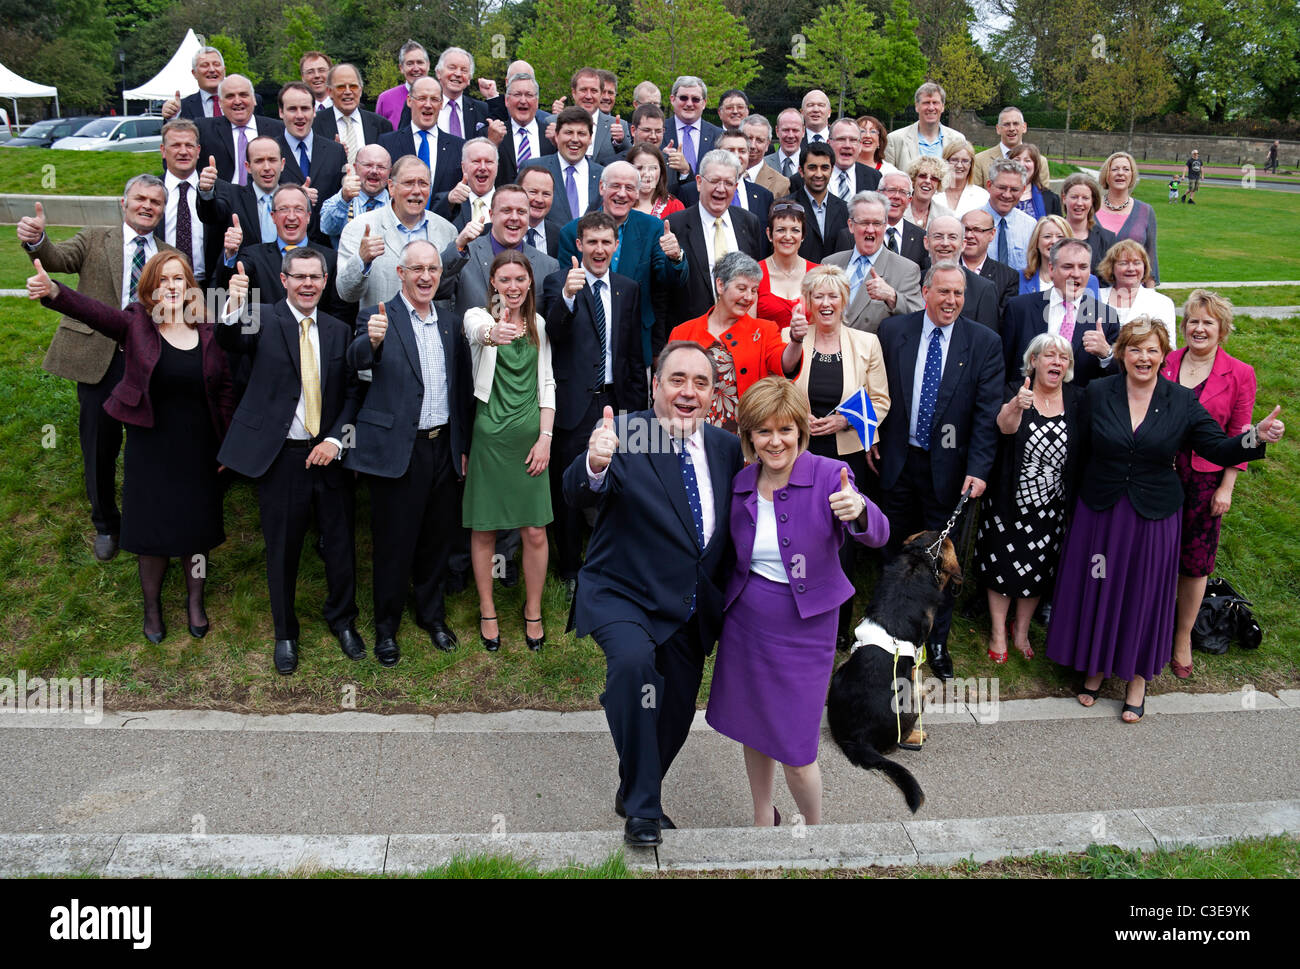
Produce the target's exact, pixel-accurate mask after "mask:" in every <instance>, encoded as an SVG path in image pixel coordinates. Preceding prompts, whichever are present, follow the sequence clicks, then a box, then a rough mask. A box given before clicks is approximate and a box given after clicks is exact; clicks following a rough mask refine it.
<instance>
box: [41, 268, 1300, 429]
mask: <svg viewBox="0 0 1300 969" xmlns="http://www.w3.org/2000/svg"><path fill="white" fill-rule="evenodd" d="M40 267H41V264H40V263H39V262H38V263H37V264H36V268H37V269H40ZM31 285H32V283H31V280H30V279H29V280H28V281H27V288H28V290H29V291H30V290H31ZM605 409H606V410H608V409H609V408H605ZM1280 413H1282V405H1281V404H1278V405H1277V406H1276V407H1274V408H1273V413H1271V414H1269V415H1268V416H1267V417H1265V418H1264V419H1263V420H1262V421H1260V422H1259V424H1257V425H1256V427H1255V431H1256V433H1257V434H1258V435H1259V439H1260V440H1261V441H1263V442H1264V443H1265V444H1276V443H1277V442H1278V441H1280V440H1282V434H1283V433H1284V432H1285V431H1286V427H1285V426H1284V425H1283V424H1282V422H1281V421H1280V420H1278V418H1277V415H1278V414H1280Z"/></svg>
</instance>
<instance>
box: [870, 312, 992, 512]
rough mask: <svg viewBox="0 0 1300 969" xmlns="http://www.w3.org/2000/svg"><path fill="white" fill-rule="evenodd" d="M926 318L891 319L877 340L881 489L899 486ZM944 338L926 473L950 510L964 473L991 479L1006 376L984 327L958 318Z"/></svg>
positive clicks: (909, 315) (920, 315)
mask: <svg viewBox="0 0 1300 969" xmlns="http://www.w3.org/2000/svg"><path fill="white" fill-rule="evenodd" d="M924 317H925V313H924V311H921V312H917V313H907V314H904V315H902V316H891V317H889V319H887V320H885V321H884V322H883V323H881V324H880V331H879V332H878V333H877V334H876V335H877V336H878V337H879V338H880V348H881V350H882V351H883V352H884V357H885V374H886V376H887V377H888V379H889V399H890V401H891V403H890V407H889V414H888V415H886V417H885V420H884V422H883V423H882V424H881V425H880V458H881V466H880V485H881V487H882V488H884V489H886V490H888V489H890V488H892V487H894V485H895V484H897V483H898V478H899V476H900V475H901V474H902V471H903V463H904V461H905V460H906V459H907V447H908V444H907V435H908V425H909V424H910V423H911V416H912V379H913V376H914V375H915V373H916V362H917V355H918V354H919V353H920V350H921V324H922V321H923V319H924ZM947 339H949V340H951V341H952V343H951V345H950V346H949V347H948V359H947V362H946V363H945V364H944V368H943V380H942V381H940V383H939V395H938V398H937V399H936V401H935V407H934V421H933V422H932V423H931V425H930V470H931V476H932V485H933V488H934V492H933V493H934V495H935V496H936V497H937V499H938V500H939V502H940V503H941V504H943V505H952V506H954V507H955V506H956V504H957V498H958V496H960V494H961V485H962V481H963V480H965V478H966V476H967V475H971V476H973V477H976V478H979V479H980V480H981V481H984V482H986V483H987V482H988V481H989V479H990V476H991V475H992V473H993V459H994V458H995V457H996V456H997V450H998V436H999V432H998V426H997V416H998V411H999V410H1001V408H1002V388H1003V383H1004V372H1003V368H1002V346H1001V344H1000V343H999V342H998V335H997V334H996V333H994V332H993V331H992V330H990V329H989V328H988V327H986V326H984V325H983V324H981V323H976V322H975V321H974V320H972V319H969V318H967V317H965V316H959V317H958V318H957V319H956V321H955V322H954V323H953V324H952V327H951V333H950V335H949V336H948V337H947Z"/></svg>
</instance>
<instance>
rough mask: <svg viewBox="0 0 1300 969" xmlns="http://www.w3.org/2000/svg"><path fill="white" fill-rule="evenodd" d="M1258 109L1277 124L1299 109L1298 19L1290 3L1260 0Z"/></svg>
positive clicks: (1299, 34)
mask: <svg viewBox="0 0 1300 969" xmlns="http://www.w3.org/2000/svg"><path fill="white" fill-rule="evenodd" d="M1263 27H1264V29H1263V34H1264V37H1265V40H1264V44H1263V47H1264V57H1263V58H1262V60H1263V64H1262V68H1261V70H1260V72H1259V84H1260V88H1261V91H1262V96H1261V100H1260V109H1261V110H1262V111H1263V113H1264V114H1266V115H1268V116H1269V117H1271V118H1276V119H1278V120H1279V121H1285V120H1287V119H1288V118H1289V117H1292V116H1293V115H1294V114H1295V112H1296V108H1297V106H1298V105H1300V18H1297V17H1296V11H1295V5H1294V3H1293V2H1292V0H1264V13H1263Z"/></svg>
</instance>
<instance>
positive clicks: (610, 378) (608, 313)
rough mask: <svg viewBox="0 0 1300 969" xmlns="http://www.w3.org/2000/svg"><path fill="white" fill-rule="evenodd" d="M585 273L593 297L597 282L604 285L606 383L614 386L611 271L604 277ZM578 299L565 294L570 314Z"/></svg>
mask: <svg viewBox="0 0 1300 969" xmlns="http://www.w3.org/2000/svg"><path fill="white" fill-rule="evenodd" d="M584 271H585V272H586V274H587V288H588V289H590V290H591V295H593V296H595V295H596V282H597V280H599V281H600V282H601V284H602V285H601V287H600V305H601V307H602V308H603V309H604V310H605V368H604V372H605V383H607V384H612V383H613V382H614V360H613V356H614V320H613V316H614V300H613V298H612V297H611V295H610V292H609V270H608V269H606V270H605V275H603V276H596V275H593V274H592V272H591V270H590V269H586V268H585V267H584ZM576 299H577V297H576V296H570V295H568V294H567V293H565V294H564V305H565V306H566V307H567V308H568V310H569V312H570V313H572V312H573V304H574V301H575V300H576Z"/></svg>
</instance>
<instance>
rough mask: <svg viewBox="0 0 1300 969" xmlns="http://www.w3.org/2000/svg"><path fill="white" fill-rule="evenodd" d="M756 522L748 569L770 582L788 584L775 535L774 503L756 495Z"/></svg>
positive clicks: (788, 580) (779, 545) (779, 544)
mask: <svg viewBox="0 0 1300 969" xmlns="http://www.w3.org/2000/svg"><path fill="white" fill-rule="evenodd" d="M757 497H758V522H757V526H758V527H757V528H755V530H754V550H753V552H752V554H751V555H750V557H749V571H751V572H755V573H757V574H758V575H761V576H762V577H763V578H765V579H769V580H771V581H772V582H780V583H781V584H782V585H789V584H790V577H789V576H788V575H786V572H785V562H783V561H782V560H781V543H780V541H779V540H778V538H777V535H776V505H775V504H773V503H772V502H771V501H769V500H768V499H767V498H764V497H763V496H762V495H758V496H757Z"/></svg>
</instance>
